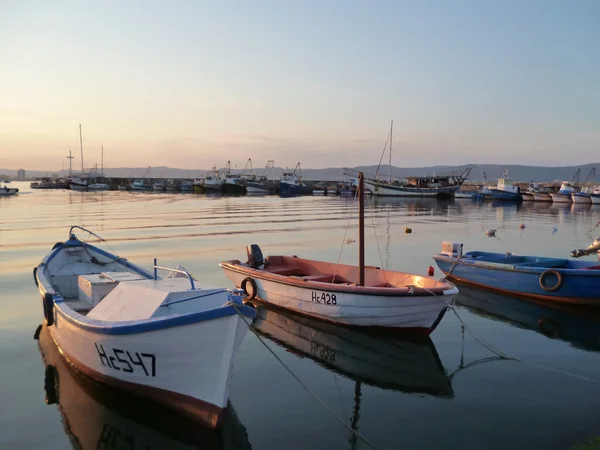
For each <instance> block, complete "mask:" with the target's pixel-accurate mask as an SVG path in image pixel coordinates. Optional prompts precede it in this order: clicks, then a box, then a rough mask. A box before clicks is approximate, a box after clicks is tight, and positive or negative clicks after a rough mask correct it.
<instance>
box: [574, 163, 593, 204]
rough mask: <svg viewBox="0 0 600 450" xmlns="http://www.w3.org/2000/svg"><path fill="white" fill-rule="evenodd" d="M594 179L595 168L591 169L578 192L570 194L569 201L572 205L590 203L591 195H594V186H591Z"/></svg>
mask: <svg viewBox="0 0 600 450" xmlns="http://www.w3.org/2000/svg"><path fill="white" fill-rule="evenodd" d="M595 178H596V168H595V167H592V168H591V169H590V173H589V174H588V176H587V179H586V181H585V183H584V185H583V186H582V187H581V189H580V190H579V191H578V192H573V193H572V194H571V199H572V200H573V203H588V204H589V203H592V198H591V194H593V193H594V189H595V186H593V185H592V184H593V181H594V179H595Z"/></svg>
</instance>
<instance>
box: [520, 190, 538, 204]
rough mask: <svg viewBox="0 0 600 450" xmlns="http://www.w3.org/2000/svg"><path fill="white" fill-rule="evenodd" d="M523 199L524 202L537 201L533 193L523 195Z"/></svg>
mask: <svg viewBox="0 0 600 450" xmlns="http://www.w3.org/2000/svg"><path fill="white" fill-rule="evenodd" d="M521 197H522V198H523V201H524V202H534V201H535V196H534V195H533V194H532V193H531V192H523V193H522V194H521Z"/></svg>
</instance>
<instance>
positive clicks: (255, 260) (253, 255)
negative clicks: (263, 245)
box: [246, 244, 265, 269]
mask: <svg viewBox="0 0 600 450" xmlns="http://www.w3.org/2000/svg"><path fill="white" fill-rule="evenodd" d="M246 253H248V262H247V264H248V265H249V266H250V267H252V268H253V269H258V268H259V267H260V266H262V265H263V264H264V263H265V260H264V258H263V254H262V251H261V250H260V247H259V246H258V245H257V244H252V245H249V246H247V247H246Z"/></svg>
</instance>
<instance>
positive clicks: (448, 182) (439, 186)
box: [344, 122, 471, 197]
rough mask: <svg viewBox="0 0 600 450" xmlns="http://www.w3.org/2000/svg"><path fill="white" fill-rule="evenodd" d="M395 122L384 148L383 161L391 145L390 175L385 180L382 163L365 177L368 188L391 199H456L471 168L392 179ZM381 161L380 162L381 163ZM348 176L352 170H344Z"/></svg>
mask: <svg viewBox="0 0 600 450" xmlns="http://www.w3.org/2000/svg"><path fill="white" fill-rule="evenodd" d="M393 129H394V122H392V123H391V126H390V132H389V134H388V139H387V142H386V145H385V146H384V149H383V153H382V155H381V160H383V156H384V155H385V152H386V150H387V149H388V143H389V173H388V178H387V179H385V178H384V177H382V176H381V175H380V173H379V169H380V168H381V162H380V164H379V166H378V167H377V172H376V173H375V175H374V176H366V177H365V185H366V188H367V189H368V190H369V191H370V192H371V193H372V194H373V195H376V196H390V197H454V195H455V194H456V192H458V190H459V189H460V187H461V186H462V184H463V183H464V181H465V180H466V179H467V178H468V177H469V174H470V172H471V168H466V169H465V170H464V171H463V173H462V174H461V175H441V176H440V175H435V174H433V175H432V176H422V177H407V178H405V179H394V178H393V177H392V140H393ZM381 160H380V161H381ZM344 173H345V174H347V175H353V173H354V171H353V170H351V169H344Z"/></svg>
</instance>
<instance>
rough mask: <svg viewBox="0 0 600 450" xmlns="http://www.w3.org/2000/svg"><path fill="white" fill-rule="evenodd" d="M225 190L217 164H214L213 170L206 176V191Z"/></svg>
mask: <svg viewBox="0 0 600 450" xmlns="http://www.w3.org/2000/svg"><path fill="white" fill-rule="evenodd" d="M222 192H223V184H222V182H221V176H220V174H219V171H218V170H217V166H214V167H213V169H212V171H211V172H209V173H208V174H207V175H206V176H205V177H204V193H206V194H216V193H219V194H220V193H222Z"/></svg>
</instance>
